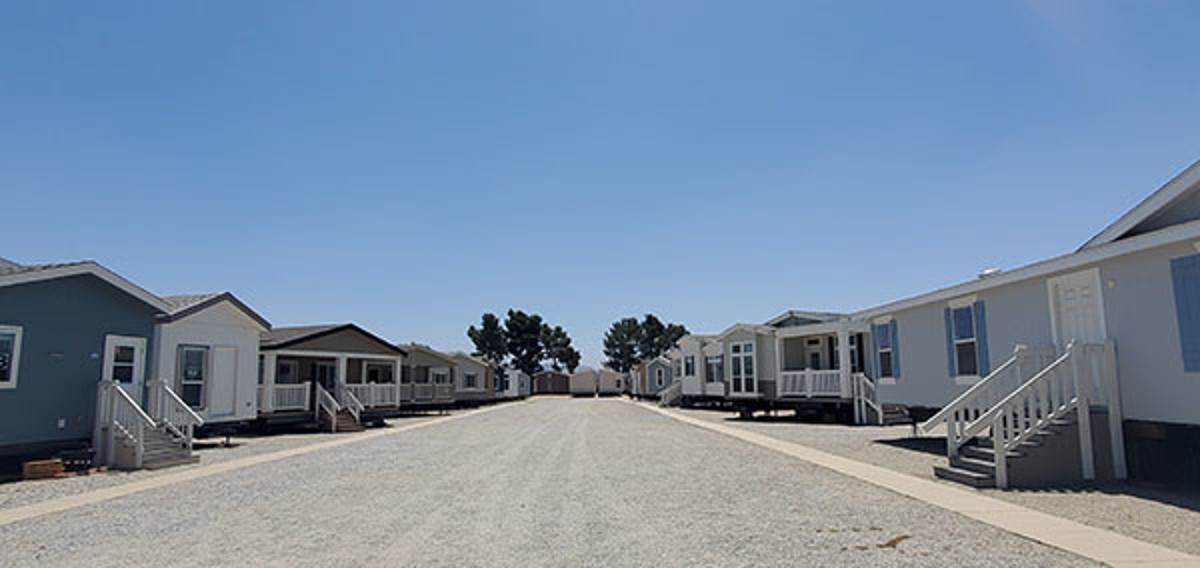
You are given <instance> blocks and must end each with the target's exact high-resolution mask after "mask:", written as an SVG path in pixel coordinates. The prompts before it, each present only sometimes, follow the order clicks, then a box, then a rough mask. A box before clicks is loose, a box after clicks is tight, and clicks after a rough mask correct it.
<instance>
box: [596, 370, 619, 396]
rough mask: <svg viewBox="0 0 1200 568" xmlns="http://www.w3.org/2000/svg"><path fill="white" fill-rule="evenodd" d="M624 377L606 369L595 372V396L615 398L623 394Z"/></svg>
mask: <svg viewBox="0 0 1200 568" xmlns="http://www.w3.org/2000/svg"><path fill="white" fill-rule="evenodd" d="M624 387H625V375H622V374H621V373H618V372H616V371H614V370H612V369H609V368H608V367H601V368H600V369H599V370H597V371H596V394H598V395H600V396H617V395H619V394H621V393H622V392H624Z"/></svg>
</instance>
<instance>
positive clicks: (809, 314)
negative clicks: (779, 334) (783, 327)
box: [764, 310, 846, 326]
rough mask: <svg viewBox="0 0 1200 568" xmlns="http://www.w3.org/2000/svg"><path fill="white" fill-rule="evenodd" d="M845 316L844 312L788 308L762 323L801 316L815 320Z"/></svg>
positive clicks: (770, 323) (820, 320) (775, 323)
mask: <svg viewBox="0 0 1200 568" xmlns="http://www.w3.org/2000/svg"><path fill="white" fill-rule="evenodd" d="M845 316H846V314H839V313H835V312H814V311H808V310H788V311H786V312H783V313H782V314H779V315H777V316H775V317H773V318H771V319H769V320H767V322H766V323H765V324H764V325H770V326H775V325H779V324H781V323H783V322H785V321H787V320H789V319H791V318H803V319H811V320H815V321H817V322H827V321H833V320H836V319H839V318H843V317H845Z"/></svg>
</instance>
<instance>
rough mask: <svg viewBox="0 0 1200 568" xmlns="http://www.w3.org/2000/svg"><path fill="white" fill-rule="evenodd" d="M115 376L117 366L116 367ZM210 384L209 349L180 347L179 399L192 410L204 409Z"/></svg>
mask: <svg viewBox="0 0 1200 568" xmlns="http://www.w3.org/2000/svg"><path fill="white" fill-rule="evenodd" d="M114 374H115V366H114ZM207 382H208V347H203V346H195V345H180V346H179V382H178V384H177V385H176V388H178V389H179V397H180V398H182V399H183V402H184V403H186V404H187V405H188V406H190V407H192V408H197V409H199V408H204V406H205V404H204V399H205V392H204V390H205V386H206V383H207Z"/></svg>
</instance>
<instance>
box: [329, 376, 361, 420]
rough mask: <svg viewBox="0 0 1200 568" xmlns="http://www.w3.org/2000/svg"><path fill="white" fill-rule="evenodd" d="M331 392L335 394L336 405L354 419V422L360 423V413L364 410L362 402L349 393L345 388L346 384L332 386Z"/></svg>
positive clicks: (338, 383)
mask: <svg viewBox="0 0 1200 568" xmlns="http://www.w3.org/2000/svg"><path fill="white" fill-rule="evenodd" d="M333 390H334V392H335V393H337V401H338V404H340V405H341V406H342V408H343V409H345V410H346V411H348V412H349V413H350V415H351V416H353V417H354V421H355V422H362V412H363V410H365V409H366V407H364V406H363V403H362V401H361V400H359V399H358V397H357V396H354V393H353V392H350V389H348V388H346V384H344V383H342V382H341V381H338V382H337V383H335V384H334V386H333Z"/></svg>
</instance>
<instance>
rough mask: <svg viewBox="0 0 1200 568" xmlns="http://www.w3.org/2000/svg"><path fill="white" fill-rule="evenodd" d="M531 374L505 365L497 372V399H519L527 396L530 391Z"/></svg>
mask: <svg viewBox="0 0 1200 568" xmlns="http://www.w3.org/2000/svg"><path fill="white" fill-rule="evenodd" d="M530 388H531V381H530V380H529V375H527V374H525V373H524V372H522V371H520V370H518V369H514V368H512V367H504V368H502V369H500V371H499V372H498V373H496V399H497V400H517V399H522V398H527V397H528V396H529V393H530Z"/></svg>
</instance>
